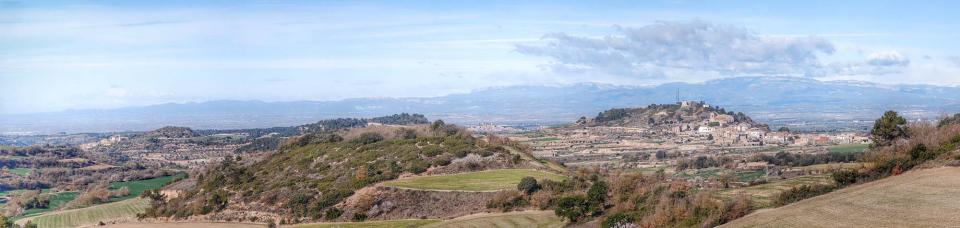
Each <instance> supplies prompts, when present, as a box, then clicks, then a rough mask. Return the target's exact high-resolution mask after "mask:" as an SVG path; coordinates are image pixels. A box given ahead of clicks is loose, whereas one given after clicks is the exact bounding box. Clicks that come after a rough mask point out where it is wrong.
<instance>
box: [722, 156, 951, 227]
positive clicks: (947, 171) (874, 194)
mask: <svg viewBox="0 0 960 228" xmlns="http://www.w3.org/2000/svg"><path fill="white" fill-rule="evenodd" d="M956 202H960V168H955V167H949V168H947V167H945V168H935V169H926V170H917V171H912V172H908V173H905V174H902V175H899V176H894V177H889V178H886V179H882V180H878V181H874V182H870V183H866V184H862V185H857V186H852V187H847V188H844V189H841V190H838V191H835V192H832V193H829V194H826V195H822V196H818V197H814V198H811V199H807V200H803V201H800V202H797V203H793V204H790V205H787V206H783V207H780V208H774V209H768V210H763V211H759V212H756V213H754V214H751V215H748V216H747V217H744V218H741V219H738V220H735V221H733V222H731V223H728V224H726V225H724V226H725V227H943V226H957V225H960V204H957V203H956Z"/></svg>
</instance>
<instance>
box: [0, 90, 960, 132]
mask: <svg viewBox="0 0 960 228" xmlns="http://www.w3.org/2000/svg"><path fill="white" fill-rule="evenodd" d="M678 95H679V99H681V100H700V101H705V102H707V104H710V105H716V106H721V107H723V108H725V109H726V110H730V111H738V112H744V113H746V114H748V115H750V116H751V117H753V118H754V119H755V120H757V121H759V122H767V123H771V125H774V126H776V125H778V124H782V125H804V124H815V123H838V124H841V125H842V124H843V123H855V124H854V125H857V124H856V123H859V124H860V125H863V124H864V123H867V122H870V121H871V120H873V119H875V118H876V117H877V116H879V115H880V114H881V113H882V112H883V111H885V110H891V109H892V110H897V111H900V112H901V113H903V114H904V115H905V116H907V117H909V118H911V119H917V118H926V119H932V118H937V117H938V116H942V115H945V114H948V113H955V112H958V111H960V88H958V87H943V86H931V85H882V84H874V83H868V82H862V81H829V82H824V81H818V80H814V79H807V78H792V77H738V78H728V79H719V80H713V81H707V82H704V83H668V84H663V85H658V86H615V85H606V84H574V85H567V86H511V87H500V88H489V89H483V90H477V91H473V92H470V93H464V94H452V95H447V96H440V97H429V98H354V99H345V100H339V101H293V102H262V101H233V100H221V101H210V102H201V103H170V104H160V105H151V106H145V107H130V108H121V109H111V110H71V111H63V112H52V113H38V114H5V115H0V133H6V134H11V133H56V132H71V133H73V132H109V131H143V130H150V129H156V128H159V127H163V126H171V125H173V126H186V127H191V128H194V129H238V128H263V127H276V126H294V125H300V124H306V123H313V122H316V121H318V120H320V119H326V118H335V117H373V116H383V115H389V114H395V113H402V112H407V113H423V114H425V115H426V116H427V117H428V118H430V119H431V120H432V119H444V120H445V121H448V122H454V123H466V124H470V123H477V122H481V121H482V122H495V123H504V124H549V123H569V122H573V121H576V120H577V118H579V117H580V116H587V117H593V116H596V115H597V113H599V112H600V111H603V110H607V109H610V108H616V107H641V106H647V105H649V104H651V103H674V102H676V101H677V100H678Z"/></svg>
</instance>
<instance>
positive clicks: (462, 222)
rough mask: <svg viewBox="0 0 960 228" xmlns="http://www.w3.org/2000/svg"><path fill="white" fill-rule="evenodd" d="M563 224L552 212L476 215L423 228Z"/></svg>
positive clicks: (548, 226) (543, 227)
mask: <svg viewBox="0 0 960 228" xmlns="http://www.w3.org/2000/svg"><path fill="white" fill-rule="evenodd" d="M564 224H565V223H564V222H563V220H562V219H561V218H560V217H557V216H556V215H554V213H553V211H519V212H508V213H494V214H476V215H468V216H463V217H460V218H455V219H451V220H446V221H443V222H441V223H434V224H430V225H427V226H424V228H474V227H476V228H483V227H504V228H506V227H523V228H533V227H538V228H552V227H563V226H564Z"/></svg>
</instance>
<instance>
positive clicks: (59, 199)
mask: <svg viewBox="0 0 960 228" xmlns="http://www.w3.org/2000/svg"><path fill="white" fill-rule="evenodd" d="M48 192H49V190H47V189H44V191H43V193H48ZM50 194H51V195H52V196H50V207H48V208H33V209H30V210H26V211H23V214H21V215H19V216H18V217H19V218H23V217H30V216H34V215H37V214H40V213H44V212H48V211H52V210H55V209H57V208H59V207H60V206H62V205H63V204H66V203H67V202H70V201H73V199H74V198H77V193H76V192H57V193H50Z"/></svg>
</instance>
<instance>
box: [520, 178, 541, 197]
mask: <svg viewBox="0 0 960 228" xmlns="http://www.w3.org/2000/svg"><path fill="white" fill-rule="evenodd" d="M517 190H520V191H521V192H523V193H524V194H527V195H529V194H532V193H534V192H536V191H537V190H540V185H539V184H537V179H536V178H533V177H523V179H520V183H519V184H517Z"/></svg>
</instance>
